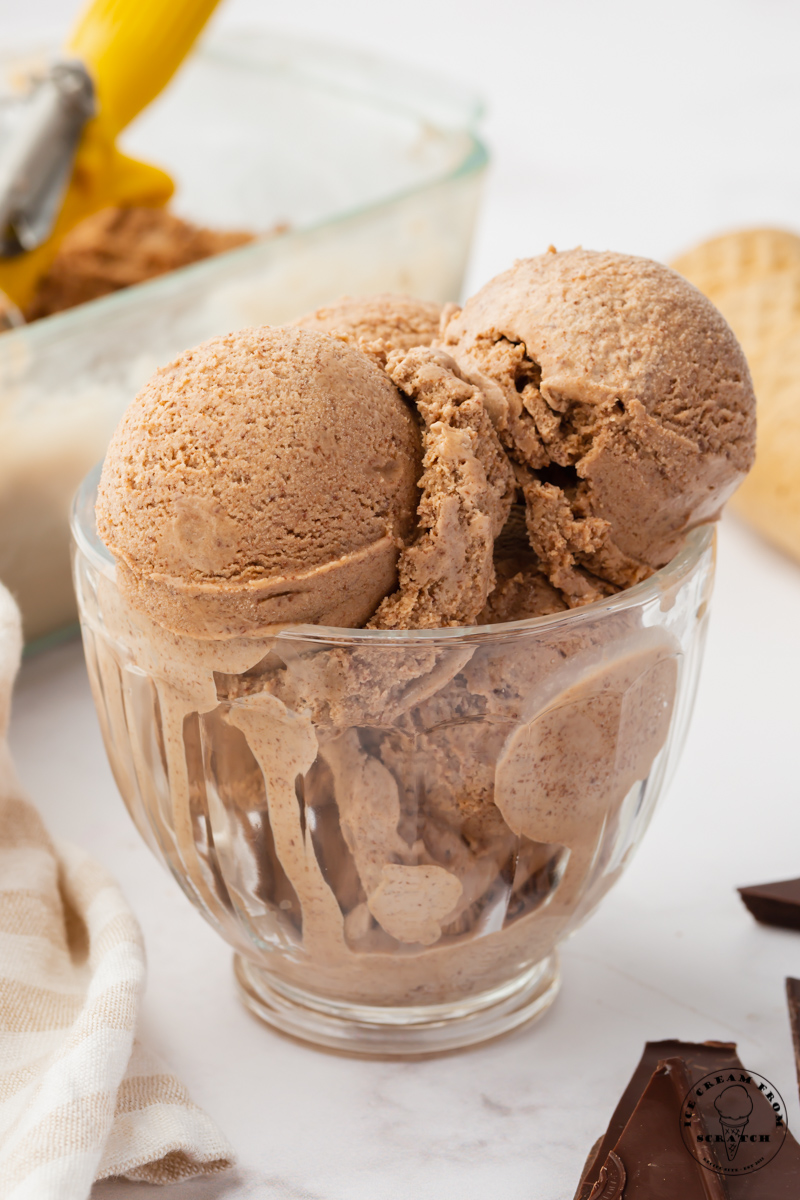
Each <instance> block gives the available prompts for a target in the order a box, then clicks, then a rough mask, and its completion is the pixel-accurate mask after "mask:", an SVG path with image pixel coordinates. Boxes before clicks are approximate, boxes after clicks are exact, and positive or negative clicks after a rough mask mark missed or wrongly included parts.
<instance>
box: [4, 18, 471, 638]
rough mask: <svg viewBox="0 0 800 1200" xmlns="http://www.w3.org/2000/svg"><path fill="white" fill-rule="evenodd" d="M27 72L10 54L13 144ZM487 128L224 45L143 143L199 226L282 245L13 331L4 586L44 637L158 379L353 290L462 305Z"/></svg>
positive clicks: (183, 74)
mask: <svg viewBox="0 0 800 1200" xmlns="http://www.w3.org/2000/svg"><path fill="white" fill-rule="evenodd" d="M36 58H37V56H36V55H32V56H30V55H29V56H28V59H27V61H28V64H29V65H30V63H31V62H35V61H36ZM23 65H24V64H23V63H21V61H20V54H19V53H16V54H12V53H7V54H5V55H3V56H0V135H2V117H3V98H4V96H5V97H6V98H8V97H11V96H13V94H14V90H15V88H16V87H17V86H18V79H19V76H20V72H21V70H22V67H23ZM478 116H479V105H478V103H477V101H476V100H475V98H474V97H473V96H471V95H469V94H467V93H462V92H461V91H459V90H458V88H456V87H455V86H453V85H450V84H448V83H447V82H443V81H442V80H441V79H439V78H434V77H432V76H428V75H426V74H425V73H418V72H416V71H413V70H412V71H409V70H407V69H405V68H403V67H401V66H399V65H397V64H394V63H391V62H384V61H382V60H380V59H375V58H373V57H371V56H368V55H363V54H356V53H351V52H348V51H347V50H344V49H342V48H341V47H331V46H325V45H316V44H314V43H313V42H310V41H306V40H303V41H299V40H295V39H292V38H288V37H286V36H283V35H278V34H267V33H264V32H263V31H262V32H258V33H254V34H252V35H247V36H244V35H241V34H240V35H228V36H223V37H217V38H210V39H209V40H208V41H207V42H206V43H204V44H202V45H201V47H200V49H199V50H198V51H197V53H196V54H194V55H193V56H192V57H191V58H190V59H189V60H188V61H187V62H186V63H185V64H184V66H183V67H182V68H181V70H180V72H179V73H178V75H177V76H176V78H175V80H174V81H173V82H172V84H171V85H170V87H169V88H168V89H167V91H165V93H164V94H163V95H162V96H160V97H159V98H158V99H157V100H156V101H155V102H154V103H153V104H152V105H151V106H150V107H149V108H148V109H147V110H146V111H145V112H144V113H143V114H142V116H141V117H139V118H138V119H137V121H135V122H134V124H133V125H132V126H131V127H130V128H129V129H128V130H126V131H125V134H124V136H123V138H122V139H121V144H122V148H123V149H124V150H126V151H128V152H129V153H131V154H134V155H137V156H139V157H141V158H143V159H146V160H147V161H149V162H155V163H158V164H162V165H164V166H165V167H166V168H167V169H168V170H169V172H170V174H171V175H172V177H173V178H174V179H175V181H176V185H177V188H176V194H175V199H174V202H173V205H172V207H173V209H174V211H175V212H177V213H178V214H179V215H181V216H184V217H187V218H189V219H190V220H193V221H197V222H200V223H205V224H207V225H209V226H211V227H213V228H217V229H245V230H251V231H252V232H254V233H256V234H262V233H263V234H265V235H268V236H265V237H264V238H263V239H262V240H259V241H257V242H254V243H252V244H250V245H247V246H244V247H242V248H240V249H238V250H233V251H230V252H228V253H226V254H221V255H218V256H217V257H215V258H212V259H206V260H205V261H203V262H200V263H197V264H194V265H193V266H190V267H184V268H182V269H181V270H178V271H173V272H172V273H171V274H169V275H164V276H161V277H159V278H158V279H154V280H151V281H149V282H147V283H143V284H140V285H138V286H137V287H133V288H128V289H126V290H125V291H121V292H117V293H115V294H114V295H111V296H105V297H103V298H101V299H99V300H95V301H92V302H91V303H89V304H84V305H81V306H80V307H78V308H74V309H71V310H69V311H67V312H64V313H58V314H56V315H54V316H51V317H47V318H45V319H44V320H42V321H38V322H35V323H33V324H31V325H29V326H24V327H23V328H21V329H16V330H12V331H11V332H8V333H4V334H2V335H1V336H0V578H2V579H3V581H4V583H5V584H6V586H7V587H9V588H10V589H11V591H12V592H13V593H14V594H15V596H16V597H17V599H18V600H19V602H20V606H21V608H22V612H23V620H24V627H25V637H26V640H27V641H31V640H32V639H36V638H40V637H42V636H43V635H46V634H48V633H49V632H51V631H53V630H56V629H58V628H60V627H62V626H64V625H65V624H67V623H69V622H70V621H74V620H75V601H74V596H73V592H72V586H71V582H70V571H69V510H70V503H71V501H72V497H73V495H74V494H75V490H76V488H77V487H78V485H79V483H80V481H81V479H82V478H83V476H84V475H85V474H86V472H87V471H88V470H89V469H90V467H91V466H92V464H93V463H95V462H97V460H98V458H100V457H101V456H102V454H103V453H104V451H105V447H106V445H107V444H108V440H109V438H110V436H111V433H112V432H113V430H114V428H115V426H116V424H117V421H118V420H119V418H120V416H121V415H122V412H123V411H124V409H125V408H126V407H127V405H128V404H129V403H130V401H131V399H132V398H133V396H135V394H136V392H137V391H138V390H139V388H140V387H141V386H142V385H143V384H144V383H145V381H146V380H147V379H148V378H149V376H150V375H152V373H153V372H154V371H155V370H156V368H157V367H159V366H161V365H163V364H164V363H166V362H169V361H170V359H172V358H174V357H175V355H177V354H178V353H180V352H181V351H182V350H184V349H185V348H186V347H187V346H193V345H196V344H197V343H198V342H201V341H204V340H205V339H206V338H209V337H212V336H214V335H216V334H220V333H227V332H229V331H230V330H233V329H241V328H242V327H244V326H247V325H261V324H280V323H281V322H283V321H287V320H291V319H292V318H294V317H297V316H300V315H302V314H303V313H304V312H308V311H309V310H311V309H314V308H316V307H318V306H319V305H321V304H324V303H325V302H327V301H329V300H333V299H336V298H337V297H339V296H341V295H343V294H344V293H350V294H359V293H368V292H380V291H393V292H403V293H408V294H411V295H416V296H419V297H420V298H422V299H427V300H435V301H446V300H456V299H458V297H459V293H460V290H461V281H462V277H463V273H464V269H465V265H466V261H467V255H468V251H469V246H470V241H471V237H472V229H473V225H474V221H475V216H476V213H477V206H478V200H479V195H480V185H481V182H482V179H483V175H484V171H485V167H486V162H487V156H486V152H485V150H484V148H483V146H482V144H481V143H480V141H479V140H478V138H477V137H476V135H475V132H474V128H475V125H476V122H477V119H478ZM276 226H278V227H280V228H282V229H283V230H284V231H283V232H281V233H279V234H273V235H271V236H269V235H270V231H272V230H274V229H275V227H276Z"/></svg>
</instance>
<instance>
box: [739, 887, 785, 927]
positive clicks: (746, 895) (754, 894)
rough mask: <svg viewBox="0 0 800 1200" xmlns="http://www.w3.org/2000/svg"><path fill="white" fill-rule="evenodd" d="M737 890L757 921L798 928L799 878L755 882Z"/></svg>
mask: <svg viewBox="0 0 800 1200" xmlns="http://www.w3.org/2000/svg"><path fill="white" fill-rule="evenodd" d="M737 890H738V892H739V895H740V896H741V897H742V900H744V902H745V904H746V905H747V907H748V909H749V910H750V912H751V913H752V914H753V916H754V917H755V919H756V920H757V921H761V922H762V923H763V924H764V925H779V926H781V928H783V929H800V879H784V880H783V881H782V882H780V883H757V884H755V885H754V886H753V887H743V888H738V889H737Z"/></svg>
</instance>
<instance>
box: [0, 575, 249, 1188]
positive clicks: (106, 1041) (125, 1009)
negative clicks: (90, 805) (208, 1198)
mask: <svg viewBox="0 0 800 1200" xmlns="http://www.w3.org/2000/svg"><path fill="white" fill-rule="evenodd" d="M20 649H21V635H20V622H19V614H18V611H17V608H16V605H15V604H14V601H13V600H12V599H11V597H10V596H9V594H8V592H7V591H6V590H5V589H4V588H3V587H2V586H1V585H0V1198H2V1200H11V1198H12V1197H13V1200H85V1197H88V1196H89V1193H90V1191H91V1187H92V1183H93V1182H94V1180H96V1179H105V1178H108V1177H109V1176H124V1177H125V1178H127V1179H135V1180H142V1181H145V1182H150V1183H170V1182H175V1181H177V1180H181V1179H188V1178H191V1177H192V1176H195V1175H203V1174H209V1173H212V1172H216V1171H222V1170H225V1169H226V1168H227V1167H228V1166H230V1164H231V1162H232V1161H233V1155H232V1152H231V1149H230V1147H229V1145H228V1143H227V1142H226V1140H225V1139H224V1138H223V1136H222V1135H221V1134H220V1132H219V1131H218V1130H217V1129H216V1127H215V1126H214V1125H213V1123H212V1122H211V1121H210V1120H209V1118H208V1117H207V1116H206V1115H205V1113H203V1112H202V1111H201V1110H200V1109H199V1108H197V1107H196V1105H194V1104H193V1103H192V1101H191V1100H190V1099H189V1095H188V1093H187V1091H186V1089H185V1088H184V1087H183V1085H182V1084H180V1083H179V1082H178V1080H177V1079H175V1077H174V1076H173V1075H171V1074H170V1073H169V1071H167V1069H166V1068H165V1067H164V1066H163V1064H161V1063H160V1062H158V1060H157V1059H155V1057H154V1056H153V1055H152V1054H149V1053H148V1052H147V1051H145V1050H144V1049H143V1047H142V1046H140V1045H139V1043H138V1042H137V1041H136V1040H135V1038H134V1032H135V1029H136V1019H137V1014H138V1011H139V1006H140V1003H141V996H142V988H143V984H144V974H145V966H144V946H143V944H142V935H141V931H140V929H139V926H138V924H137V922H136V919H135V917H134V916H133V913H132V912H131V910H130V909H129V907H128V905H127V903H126V902H125V898H124V897H123V895H122V893H121V892H120V890H119V888H118V887H117V885H116V883H115V882H114V880H113V879H112V878H111V877H110V876H109V875H108V874H107V873H106V871H105V870H103V868H102V867H101V866H99V864H98V863H96V862H95V861H94V860H93V859H91V858H90V857H89V856H88V855H86V854H84V853H83V852H82V851H80V850H78V849H76V848H75V847H73V846H70V845H66V844H56V843H54V842H53V840H52V839H51V838H50V837H49V835H48V833H47V830H46V829H45V827H44V825H43V824H42V821H41V818H40V817H39V814H38V813H37V811H36V809H35V808H34V807H33V805H32V804H31V802H30V801H29V800H28V799H27V798H26V796H25V795H24V793H23V791H22V789H21V788H20V785H19V783H18V782H17V779H16V775H15V772H14V766H13V763H12V761H11V756H10V754H9V751H8V746H7V744H6V733H7V729H8V718H9V712H10V707H11V689H12V684H13V681H14V677H15V675H16V672H17V668H18V666H19V659H20Z"/></svg>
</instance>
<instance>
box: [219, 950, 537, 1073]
mask: <svg viewBox="0 0 800 1200" xmlns="http://www.w3.org/2000/svg"><path fill="white" fill-rule="evenodd" d="M233 969H234V974H235V976H236V984H237V988H238V991H239V996H240V998H241V1000H242V1001H243V1003H244V1004H245V1006H246V1007H247V1008H249V1009H250V1011H251V1012H252V1013H254V1014H255V1015H256V1016H257V1017H260V1019H261V1020H262V1021H265V1022H266V1024H267V1025H271V1026H272V1027H273V1028H274V1029H278V1030H280V1032H281V1033H285V1034H288V1035H289V1036H290V1037H293V1038H297V1039H299V1040H300V1041H303V1042H308V1043H310V1044H311V1045H314V1046H321V1047H324V1048H325V1049H328V1050H336V1051H338V1052H339V1053H341V1054H354V1055H359V1056H361V1057H367V1058H408V1057H414V1058H420V1057H426V1056H428V1055H432V1054H445V1053H447V1052H448V1051H451V1050H460V1049H463V1048H464V1047H466V1046H477V1045H479V1044H480V1043H481V1042H488V1041H491V1040H492V1039H494V1038H497V1037H501V1036H502V1035H503V1034H505V1033H510V1032H511V1031H512V1030H514V1029H518V1028H519V1027H520V1026H521V1025H525V1024H527V1023H528V1022H530V1021H533V1020H535V1019H536V1018H537V1017H540V1016H541V1015H542V1013H544V1012H546V1010H547V1009H548V1008H549V1007H550V1005H551V1004H552V1003H553V1001H554V1000H555V998H556V995H557V994H558V990H559V987H560V984H561V973H560V970H559V965H558V958H557V956H556V954H551V955H549V956H548V957H547V958H544V959H542V961H541V962H538V963H536V964H535V965H534V966H533V967H530V968H529V969H528V970H527V971H525V972H524V973H523V974H522V975H519V976H517V978H516V979H513V980H511V981H510V982H509V983H506V984H503V986H502V987H498V988H493V989H492V990H491V991H488V992H480V993H479V994H477V995H475V996H470V997H468V998H467V999H464V1000H460V1001H458V1002H455V1003H452V1004H431V1005H426V1006H417V1007H403V1008H389V1007H383V1006H378V1005H357V1004H347V1003H343V1002H341V1001H337V1000H328V999H326V998H323V997H320V996H314V995H311V994H310V993H309V992H305V991H303V990H301V989H300V988H295V987H291V986H290V985H288V984H286V983H283V982H281V981H278V980H277V979H275V977H274V976H272V975H271V974H270V972H268V971H265V970H264V969H263V968H261V967H257V966H256V965H255V964H254V963H252V962H250V961H249V960H247V959H245V958H243V957H242V956H241V955H240V954H235V955H234V960H233Z"/></svg>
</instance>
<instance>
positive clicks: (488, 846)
mask: <svg viewBox="0 0 800 1200" xmlns="http://www.w3.org/2000/svg"><path fill="white" fill-rule="evenodd" d="M96 482H97V472H95V473H94V475H93V476H91V477H89V478H87V480H86V482H85V483H84V485H83V487H82V489H81V491H80V492H79V494H78V497H77V499H76V503H75V508H74V514H73V535H74V547H75V549H74V569H75V585H76V591H77V597H78V605H79V610H80V617H81V624H82V629H83V638H84V645H85V650H86V660H87V663H88V668H89V676H90V679H91V684H92V689H93V693H94V697H95V702H96V704H97V711H98V714H99V718H100V723H101V726H102V730H103V736H104V739H105V745H106V749H107V751H108V756H109V759H110V762H111V765H112V767H113V770H114V775H115V777H116V780H117V783H118V786H119V789H120V791H121V793H122V795H123V798H124V800H125V803H126V804H127V806H128V809H129V810H130V813H131V815H132V817H133V819H134V821H135V823H136V825H137V826H138V828H139V830H140V832H141V834H142V836H143V837H144V838H145V840H146V841H147V842H148V843H149V845H150V846H151V848H152V849H153V850H154V851H155V853H156V854H157V855H158V856H159V857H160V858H161V859H162V860H163V862H164V863H165V864H166V865H167V867H168V868H169V869H170V871H171V872H172V874H173V875H174V876H175V878H176V879H177V880H178V882H179V884H180V885H181V887H182V888H183V889H184V891H185V892H186V894H187V895H188V896H189V897H190V899H191V900H192V901H193V902H194V903H195V904H196V905H197V907H198V908H199V909H200V911H201V912H202V913H203V915H204V916H205V917H206V919H207V920H208V921H210V922H211V924H212V925H213V926H214V927H215V928H216V929H217V930H218V931H219V932H220V933H221V934H222V936H223V937H224V938H226V940H227V941H228V942H229V943H230V944H231V945H232V946H233V947H234V949H235V951H236V958H235V964H236V978H237V980H238V986H239V989H240V992H241V995H242V997H243V999H244V1001H245V1003H246V1004H247V1005H248V1006H249V1007H250V1008H251V1009H252V1010H253V1011H254V1012H256V1013H257V1014H258V1015H259V1016H261V1017H262V1018H263V1019H264V1020H265V1021H267V1022H268V1023H269V1024H271V1025H273V1026H276V1027H277V1028H279V1029H281V1030H283V1031H284V1032H286V1033H290V1034H293V1035H294V1036H296V1037H299V1038H303V1039H305V1040H307V1041H309V1042H314V1043H317V1044H320V1045H323V1046H328V1047H334V1048H337V1049H340V1050H346V1051H350V1052H353V1053H366V1054H386V1055H403V1054H414V1055H419V1054H426V1053H433V1052H438V1051H442V1050H452V1049H455V1048H457V1047H460V1046H466V1045H469V1044H473V1043H476V1042H480V1041H483V1040H485V1039H488V1038H492V1037H495V1036H497V1035H498V1034H501V1033H504V1032H506V1031H508V1030H510V1029H513V1028H515V1027H516V1026H518V1025H520V1024H522V1023H523V1022H525V1021H528V1020H530V1019H531V1018H533V1017H534V1016H536V1015H537V1014H539V1013H541V1012H542V1011H543V1010H544V1009H545V1008H546V1007H547V1006H548V1005H549V1004H550V1002H551V1001H552V1000H553V998H554V996H555V994H556V991H557V988H558V967H557V959H556V948H557V946H558V944H559V942H561V941H562V940H563V939H564V938H565V937H567V935H568V934H570V933H571V932H572V931H573V930H575V929H576V928H577V927H578V926H579V925H580V924H581V922H582V921H583V920H584V919H585V918H586V917H587V916H588V915H589V913H590V912H591V911H592V910H593V909H594V908H595V906H596V905H597V904H598V902H599V901H600V899H601V898H602V896H603V895H604V894H605V893H606V892H607V891H608V889H609V887H611V885H612V884H613V883H614V881H615V880H616V879H617V878H618V877H619V875H620V873H621V872H622V871H623V870H624V868H625V866H626V865H627V863H628V862H629V861H630V858H631V855H632V854H633V851H634V850H635V848H636V846H637V845H638V843H639V841H640V840H641V838H642V835H643V834H644V831H645V829H646V828H647V825H648V822H649V820H650V817H651V815H652V812H653V808H654V806H655V804H656V801H657V800H658V798H659V796H660V795H661V793H662V791H663V789H664V786H665V784H666V782H667V780H668V778H669V775H670V773H671V771H672V770H673V768H674V766H675V762H676V760H677V757H678V754H679V752H680V748H681V745H682V743H683V740H684V736H685V733H686V729H687V725H688V721H689V717H690V712H691V708H692V703H693V699H694V693H695V687H696V683H697V678H698V672H699V667H700V660H701V656H702V648H703V641H704V632H705V627H706V620H707V608H708V598H709V595H710V591H711V586H712V579H713V569H714V533H713V529H712V528H711V527H708V526H706V527H703V528H700V529H697V530H695V531H694V532H693V533H691V534H690V535H689V536H688V537H687V539H686V542H685V545H684V547H683V549H682V550H681V552H680V553H679V554H678V555H677V556H676V557H675V559H674V560H673V561H672V562H671V563H670V564H669V565H668V566H667V567H665V568H664V569H663V570H661V571H659V572H658V573H657V574H656V575H654V576H653V577H652V578H650V579H649V580H647V581H646V582H644V583H642V584H639V585H637V586H636V587H633V588H631V589H630V590H629V591H627V592H623V593H621V594H620V595H618V596H615V597H613V598H611V599H609V600H604V601H602V602H599V603H596V604H592V605H589V606H587V607H585V608H580V609H574V610H572V611H570V612H567V613H559V614H557V615H554V616H549V617H540V618H537V619H532V620H526V621H516V622H511V623H508V624H504V625H493V626H484V627H479V628H468V629H466V628H464V629H461V628H450V629H445V630H425V631H374V630H359V629H333V628H323V627H320V626H293V627H287V628H285V629H284V630H282V631H280V632H278V633H277V634H275V635H274V636H271V637H268V638H259V639H252V640H251V639H244V638H240V639H235V638H234V639H231V640H230V641H199V640H194V639H192V638H188V637H183V636H179V635H174V634H171V633H167V632H165V631H164V630H163V629H160V628H159V627H157V626H155V625H153V624H152V623H151V622H149V621H148V619H147V618H146V617H144V616H143V615H142V614H140V613H139V612H137V611H136V610H135V609H133V608H131V607H130V605H129V604H128V602H127V600H126V597H125V595H123V594H122V593H121V592H120V590H119V589H118V587H117V582H116V576H115V566H114V561H113V559H112V558H111V556H110V555H109V553H108V551H107V550H106V549H105V547H104V546H103V545H102V543H101V542H100V541H99V539H98V538H97V535H96V532H95V524H94V499H95V491H96Z"/></svg>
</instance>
